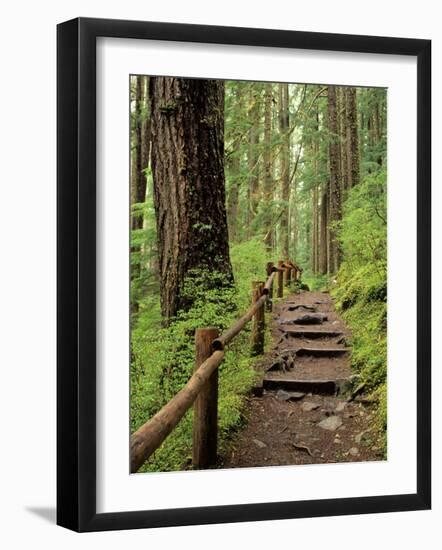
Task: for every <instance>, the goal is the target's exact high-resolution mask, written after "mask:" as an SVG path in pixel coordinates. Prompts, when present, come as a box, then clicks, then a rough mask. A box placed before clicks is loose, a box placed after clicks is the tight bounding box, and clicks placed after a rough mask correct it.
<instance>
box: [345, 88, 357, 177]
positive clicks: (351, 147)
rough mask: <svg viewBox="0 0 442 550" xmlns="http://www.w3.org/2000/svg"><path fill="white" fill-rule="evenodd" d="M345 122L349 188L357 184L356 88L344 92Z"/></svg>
mask: <svg viewBox="0 0 442 550" xmlns="http://www.w3.org/2000/svg"><path fill="white" fill-rule="evenodd" d="M346 120H347V132H346V136H347V143H346V149H347V175H348V184H349V187H354V186H355V185H357V184H358V183H359V135H358V115H357V109H356V88H347V90H346Z"/></svg>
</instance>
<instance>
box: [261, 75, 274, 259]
mask: <svg viewBox="0 0 442 550" xmlns="http://www.w3.org/2000/svg"><path fill="white" fill-rule="evenodd" d="M272 102H273V97H272V84H270V83H268V84H266V86H265V100H264V186H263V202H264V211H263V224H264V227H263V230H264V242H265V245H266V248H267V251H268V252H270V251H271V250H272V243H273V229H272V227H273V224H272V219H271V202H272V199H273V185H272V183H273V182H272V173H273V167H272V149H271V139H272Z"/></svg>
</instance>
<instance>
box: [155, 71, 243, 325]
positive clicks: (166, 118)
mask: <svg viewBox="0 0 442 550" xmlns="http://www.w3.org/2000/svg"><path fill="white" fill-rule="evenodd" d="M150 97H151V117H152V161H151V162H152V174H153V184H154V205H155V212H156V221H157V240H158V251H159V267H160V293H161V310H162V314H163V316H164V317H165V319H170V318H171V317H173V316H174V315H176V313H177V312H178V311H180V310H187V309H188V308H189V307H190V306H191V305H192V294H191V292H190V290H189V289H192V287H194V286H195V284H199V283H200V282H201V281H202V280H203V283H202V284H204V287H203V290H206V289H210V288H214V287H215V288H220V287H223V286H227V285H230V284H231V283H232V280H233V277H232V267H231V264H230V258H229V245H228V232H227V216H226V209H225V189H224V83H223V82H222V81H218V80H199V79H187V78H170V77H154V78H151V80H150ZM205 274H206V277H205V278H204V275H205ZM207 275H208V276H207ZM187 283H189V284H187Z"/></svg>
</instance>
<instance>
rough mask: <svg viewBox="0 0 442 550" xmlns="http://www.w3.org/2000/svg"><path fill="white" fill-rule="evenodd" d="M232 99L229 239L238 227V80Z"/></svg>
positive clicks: (228, 209)
mask: <svg viewBox="0 0 442 550" xmlns="http://www.w3.org/2000/svg"><path fill="white" fill-rule="evenodd" d="M234 85H235V86H234V89H233V99H234V103H235V109H234V118H235V123H234V125H233V132H232V133H233V135H232V143H231V151H229V162H228V167H229V176H230V189H229V193H228V195H227V221H228V226H229V238H230V240H231V241H236V240H237V229H238V203H239V191H240V184H241V155H242V150H241V144H242V132H243V128H242V107H243V101H242V88H241V83H240V82H235V83H234Z"/></svg>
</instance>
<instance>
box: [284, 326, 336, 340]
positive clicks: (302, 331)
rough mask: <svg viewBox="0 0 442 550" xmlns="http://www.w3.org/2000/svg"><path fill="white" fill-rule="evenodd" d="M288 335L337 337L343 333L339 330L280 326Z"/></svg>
mask: <svg viewBox="0 0 442 550" xmlns="http://www.w3.org/2000/svg"><path fill="white" fill-rule="evenodd" d="M281 330H283V331H284V332H286V333H287V334H290V336H294V337H298V338H335V337H336V338H337V337H338V336H343V333H342V332H341V331H339V330H327V329H326V330H314V329H308V328H292V327H290V328H281Z"/></svg>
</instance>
